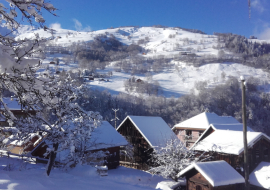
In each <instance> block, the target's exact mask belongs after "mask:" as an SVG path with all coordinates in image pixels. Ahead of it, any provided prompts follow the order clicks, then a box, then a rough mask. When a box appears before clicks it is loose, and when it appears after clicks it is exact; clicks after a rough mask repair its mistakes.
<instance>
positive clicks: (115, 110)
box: [111, 109, 119, 129]
mask: <svg viewBox="0 0 270 190" xmlns="http://www.w3.org/2000/svg"><path fill="white" fill-rule="evenodd" d="M112 110H113V111H114V113H115V117H114V119H112V120H111V121H114V122H115V123H114V128H115V129H116V120H119V119H118V117H117V116H116V112H117V111H118V110H119V109H112Z"/></svg>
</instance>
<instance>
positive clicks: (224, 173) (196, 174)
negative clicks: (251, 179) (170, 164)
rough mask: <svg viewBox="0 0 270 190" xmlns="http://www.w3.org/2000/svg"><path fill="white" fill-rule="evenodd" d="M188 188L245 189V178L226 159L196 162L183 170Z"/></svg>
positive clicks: (212, 189) (196, 189)
mask: <svg viewBox="0 0 270 190" xmlns="http://www.w3.org/2000/svg"><path fill="white" fill-rule="evenodd" d="M178 176H179V177H186V181H187V184H186V190H208V189H209V190H215V189H220V190H244V187H245V179H244V178H243V177H242V176H241V175H240V174H239V173H238V172H237V171H235V170H234V169H233V168H232V167H231V166H230V165H229V164H228V163H227V162H225V161H212V162H200V163H194V164H191V165H190V166H188V167H187V168H185V169H184V170H182V171H181V172H180V173H179V175H178Z"/></svg>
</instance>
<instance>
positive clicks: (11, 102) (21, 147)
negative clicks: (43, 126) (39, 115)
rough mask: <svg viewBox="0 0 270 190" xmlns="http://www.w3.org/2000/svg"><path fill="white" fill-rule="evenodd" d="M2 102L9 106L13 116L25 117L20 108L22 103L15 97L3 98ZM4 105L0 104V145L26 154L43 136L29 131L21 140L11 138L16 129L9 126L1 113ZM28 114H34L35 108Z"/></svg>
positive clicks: (15, 152)
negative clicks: (0, 139) (0, 138)
mask: <svg viewBox="0 0 270 190" xmlns="http://www.w3.org/2000/svg"><path fill="white" fill-rule="evenodd" d="M3 102H4V103H5V104H6V106H7V107H8V108H9V110H10V111H11V112H12V113H13V114H14V116H15V117H17V118H21V117H26V114H27V113H26V112H24V111H23V110H22V108H23V105H21V104H20V103H19V101H18V99H16V98H3ZM3 111H4V107H3V105H1V107H0V112H1V113H0V135H1V137H2V139H3V140H2V141H1V142H0V145H1V146H2V148H3V147H5V148H4V149H5V150H8V151H9V152H10V153H13V154H18V155H21V154H26V153H28V152H31V151H32V150H33V149H34V148H35V146H36V145H37V144H38V143H39V142H40V141H41V139H42V138H43V137H42V135H41V134H36V133H31V134H29V136H28V137H26V138H24V139H23V140H21V141H18V140H12V138H13V134H15V133H18V130H17V129H16V128H15V127H10V126H9V123H8V122H7V119H6V117H5V116H4V115H3ZM28 113H29V114H35V110H29V111H28Z"/></svg>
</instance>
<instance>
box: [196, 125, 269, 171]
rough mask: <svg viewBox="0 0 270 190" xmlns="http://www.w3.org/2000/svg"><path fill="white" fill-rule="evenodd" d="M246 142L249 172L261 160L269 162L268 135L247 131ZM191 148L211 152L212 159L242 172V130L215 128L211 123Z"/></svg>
mask: <svg viewBox="0 0 270 190" xmlns="http://www.w3.org/2000/svg"><path fill="white" fill-rule="evenodd" d="M215 126H218V125H215ZM221 126H222V125H221ZM247 143H248V156H249V172H252V171H253V170H254V169H255V168H256V167H257V166H258V164H259V163H260V162H262V161H266V162H270V137H268V136H267V135H265V134H264V133H261V132H247ZM192 148H194V149H195V150H198V151H201V152H208V153H211V154H212V160H225V161H226V162H227V163H229V164H230V165H231V166H232V167H233V168H235V169H236V170H237V171H238V172H239V173H241V174H243V168H244V167H243V166H244V156H243V154H244V144H243V132H242V131H232V130H220V129H219V130H216V129H215V128H214V127H213V125H211V126H210V127H209V128H208V129H207V130H206V131H205V132H204V133H203V134H202V136H201V137H200V138H199V139H198V140H197V141H196V143H195V144H194V145H193V147H192Z"/></svg>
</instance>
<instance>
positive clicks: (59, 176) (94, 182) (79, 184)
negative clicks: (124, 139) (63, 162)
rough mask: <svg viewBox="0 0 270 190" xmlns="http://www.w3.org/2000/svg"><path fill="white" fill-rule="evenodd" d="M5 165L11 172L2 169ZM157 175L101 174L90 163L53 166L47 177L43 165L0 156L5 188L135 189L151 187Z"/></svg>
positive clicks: (119, 170) (0, 181)
mask: <svg viewBox="0 0 270 190" xmlns="http://www.w3.org/2000/svg"><path fill="white" fill-rule="evenodd" d="M7 165H10V166H11V169H12V170H11V171H5V170H4V169H6V168H7ZM162 180H164V179H163V178H161V177H158V176H152V175H150V174H149V173H146V172H143V171H140V170H135V169H131V168H125V167H122V166H120V167H118V168H117V169H114V170H109V171H108V176H105V177H101V176H99V175H98V174H97V173H96V169H95V168H93V167H91V166H77V167H76V168H74V169H71V170H70V171H61V170H59V169H53V170H52V172H51V175H50V176H49V177H48V176H46V174H45V165H44V164H29V163H27V164H25V163H23V162H22V161H21V160H17V159H14V158H9V159H8V158H1V159H0V189H3V190H4V189H6V190H59V189H63V190H78V189H92V190H93V189H94V190H99V189H102V190H112V189H117V190H127V189H128V190H138V189H141V190H143V189H155V187H156V185H157V183H158V182H160V181H162Z"/></svg>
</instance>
